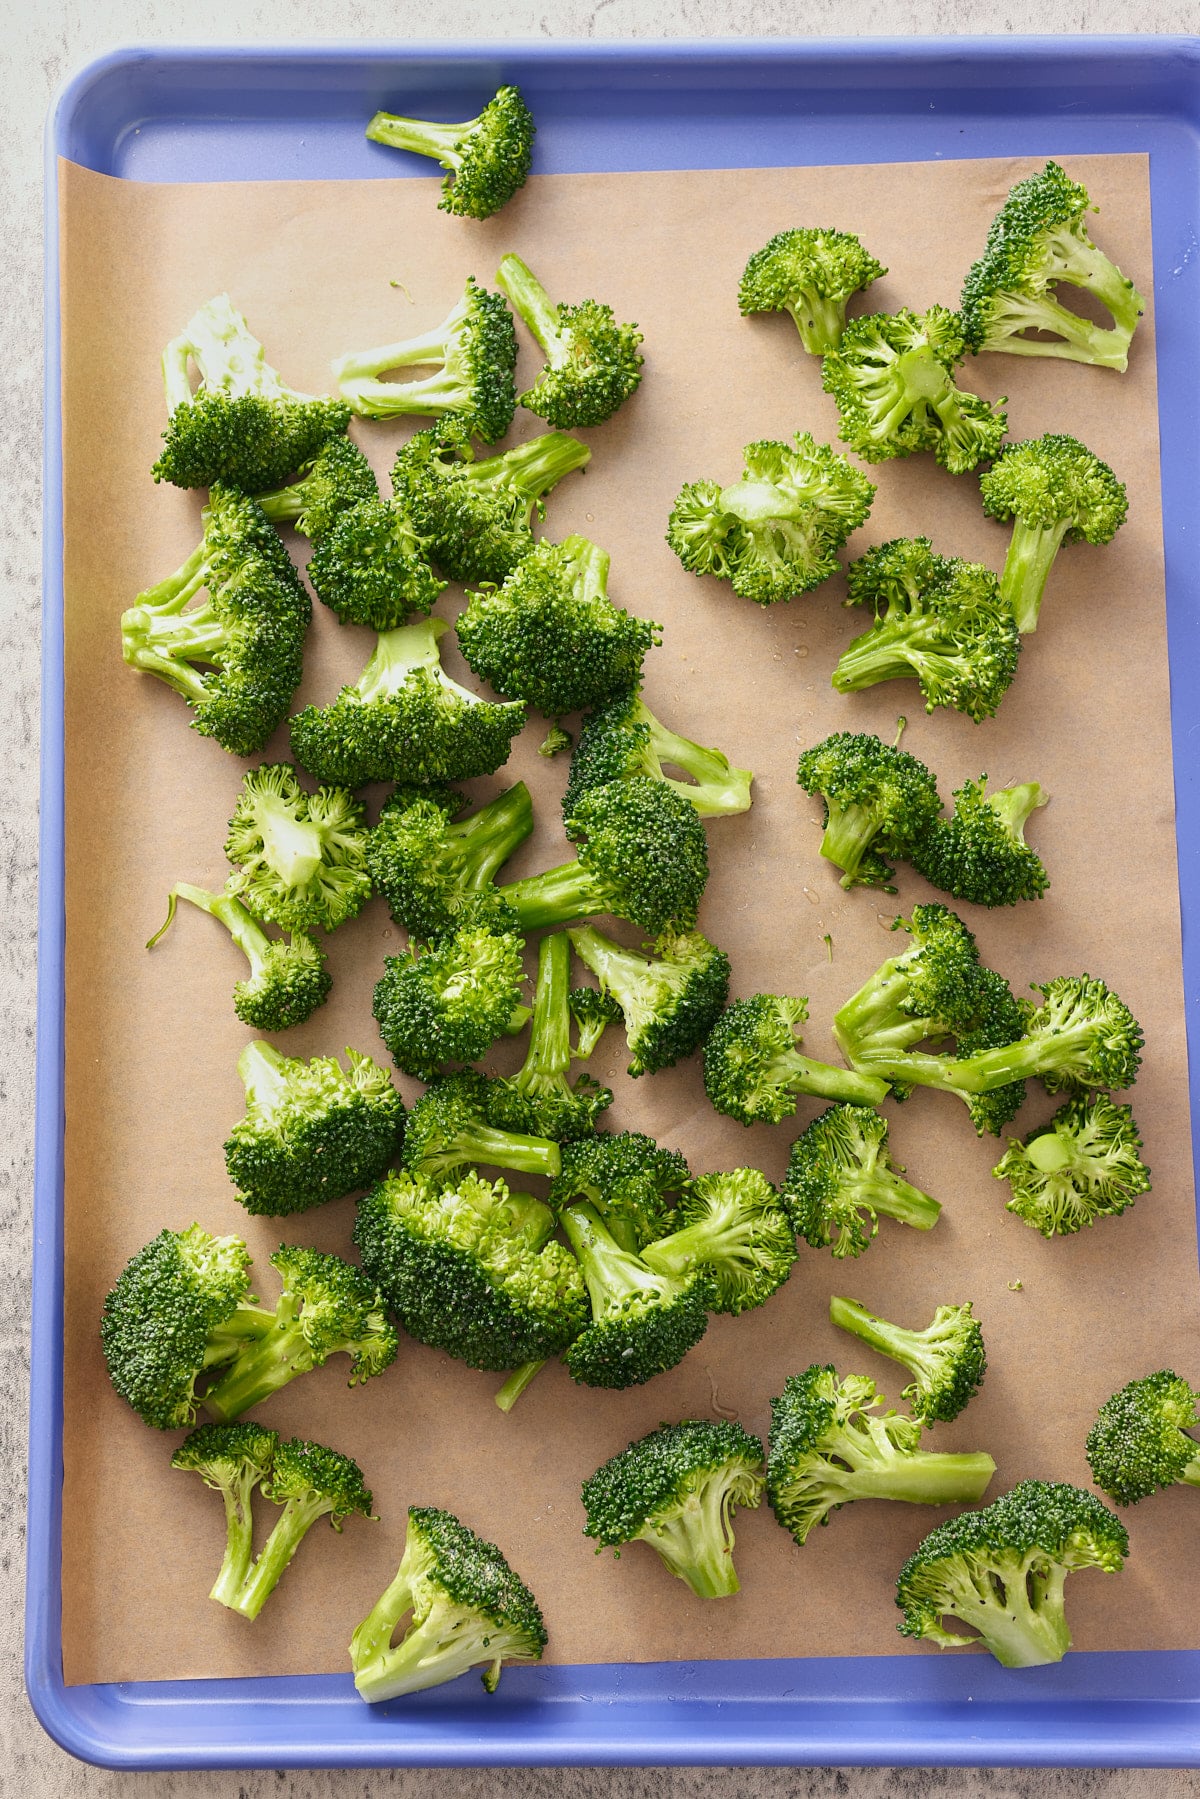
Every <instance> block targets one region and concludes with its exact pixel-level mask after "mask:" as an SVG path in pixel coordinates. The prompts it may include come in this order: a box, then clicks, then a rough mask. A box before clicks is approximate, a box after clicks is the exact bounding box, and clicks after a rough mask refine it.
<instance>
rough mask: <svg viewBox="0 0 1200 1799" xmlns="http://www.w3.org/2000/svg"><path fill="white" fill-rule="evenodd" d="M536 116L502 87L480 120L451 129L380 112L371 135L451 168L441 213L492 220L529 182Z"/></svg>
mask: <svg viewBox="0 0 1200 1799" xmlns="http://www.w3.org/2000/svg"><path fill="white" fill-rule="evenodd" d="M536 130H537V127H536V126H535V124H534V122H533V114H532V113H531V112H530V110H529V108H528V107H527V106H526V104H525V102H524V100H523V99H522V97H521V93H520V90H519V89H518V88H515V87H501V88H497V90H496V92H495V93H494V94H493V96H492V98H491V99H490V100H489V101H488V103H487V105H486V106H485V107H484V109H483V111H482V112H481V113H480V114H479V116H478V117H477V118H474V119H466V120H464V121H463V122H462V123H461V124H457V125H445V124H442V123H440V122H434V121H431V120H426V119H406V118H400V117H398V116H397V115H396V114H395V113H389V112H377V113H376V114H375V116H374V118H373V119H372V120H371V122H370V124H369V125H368V126H367V136H368V137H369V138H370V139H371V140H372V141H373V142H374V143H377V144H389V145H390V146H391V147H392V148H393V149H395V150H411V151H412V152H413V153H414V154H415V155H417V156H432V157H433V158H434V160H435V161H437V162H439V163H441V165H442V167H443V168H444V169H445V170H447V174H446V177H445V179H444V180H443V182H442V198H441V199H440V200H439V202H438V207H439V210H440V211H442V212H451V213H454V214H455V215H456V216H457V217H458V218H463V219H488V218H490V217H491V216H492V214H493V213H494V212H498V211H499V210H500V208H501V207H502V206H503V205H504V203H505V201H506V200H511V199H512V197H513V195H514V194H515V193H516V192H517V189H518V188H521V187H524V185H525V183H526V181H527V180H528V178H529V169H530V165H531V163H532V161H533V139H534V135H535V133H536Z"/></svg>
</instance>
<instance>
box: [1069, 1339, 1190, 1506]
mask: <svg viewBox="0 0 1200 1799" xmlns="http://www.w3.org/2000/svg"><path fill="white" fill-rule="evenodd" d="M1197 1399H1198V1396H1197V1394H1196V1393H1195V1392H1194V1391H1193V1389H1192V1388H1191V1387H1190V1386H1189V1385H1188V1383H1187V1381H1185V1380H1183V1379H1182V1378H1181V1376H1180V1375H1178V1374H1176V1373H1174V1372H1173V1370H1171V1369H1170V1368H1160V1369H1159V1370H1158V1372H1157V1373H1156V1374H1145V1375H1143V1376H1142V1378H1141V1379H1140V1380H1131V1381H1130V1382H1129V1384H1128V1385H1127V1386H1124V1387H1122V1388H1121V1390H1120V1392H1119V1393H1113V1394H1111V1395H1110V1397H1109V1398H1108V1399H1106V1400H1105V1401H1104V1404H1103V1405H1102V1406H1101V1407H1100V1411H1099V1415H1098V1416H1097V1418H1096V1422H1095V1423H1094V1424H1093V1426H1092V1428H1091V1430H1090V1431H1089V1432H1088V1437H1087V1459H1088V1465H1089V1467H1090V1468H1091V1470H1092V1479H1093V1480H1094V1481H1095V1483H1096V1485H1097V1486H1098V1487H1100V1488H1101V1489H1102V1491H1103V1492H1105V1493H1108V1494H1110V1495H1111V1496H1112V1498H1114V1499H1115V1500H1116V1501H1117V1504H1118V1505H1136V1504H1137V1503H1138V1500H1139V1499H1146V1498H1148V1497H1149V1495H1150V1494H1151V1493H1155V1492H1157V1491H1158V1489H1159V1488H1160V1487H1164V1488H1165V1487H1173V1486H1176V1485H1182V1486H1185V1487H1200V1443H1197V1442H1196V1439H1195V1438H1194V1437H1189V1436H1188V1434H1187V1433H1188V1431H1190V1430H1194V1429H1195V1427H1196V1425H1197V1424H1200V1417H1198V1416H1197V1412H1196V1406H1197Z"/></svg>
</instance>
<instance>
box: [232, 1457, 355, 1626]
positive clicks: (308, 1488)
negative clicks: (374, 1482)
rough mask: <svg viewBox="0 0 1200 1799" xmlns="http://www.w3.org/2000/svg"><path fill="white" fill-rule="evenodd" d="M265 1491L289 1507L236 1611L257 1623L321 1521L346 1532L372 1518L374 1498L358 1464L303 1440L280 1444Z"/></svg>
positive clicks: (247, 1581) (252, 1572) (241, 1591)
mask: <svg viewBox="0 0 1200 1799" xmlns="http://www.w3.org/2000/svg"><path fill="white" fill-rule="evenodd" d="M262 1491H263V1496H264V1497H265V1498H267V1499H270V1500H273V1501H274V1503H275V1504H276V1505H281V1506H282V1507H283V1513H282V1515H281V1516H280V1518H279V1519H278V1520H277V1521H276V1524H275V1526H274V1529H273V1530H272V1531H271V1534H270V1536H269V1537H268V1538H267V1540H266V1542H265V1543H264V1544H263V1546H262V1549H261V1550H260V1551H259V1555H258V1559H257V1561H256V1562H255V1564H254V1567H253V1568H252V1569H251V1570H250V1572H249V1573H248V1575H247V1577H246V1579H245V1581H244V1582H243V1584H242V1586H241V1588H240V1589H239V1591H238V1593H237V1596H236V1598H235V1599H234V1600H233V1601H232V1604H231V1607H230V1609H231V1610H232V1611H235V1612H237V1613H238V1614H239V1616H241V1617H243V1618H249V1619H251V1620H253V1619H254V1618H257V1617H258V1614H259V1613H260V1612H261V1611H262V1608H263V1606H264V1605H265V1604H266V1603H267V1600H268V1599H269V1598H270V1597H271V1594H272V1593H273V1592H274V1591H275V1588H276V1587H277V1586H278V1585H279V1582H280V1580H281V1579H282V1577H283V1575H284V1573H285V1571H286V1570H287V1568H288V1566H289V1565H290V1563H291V1560H292V1557H293V1556H294V1555H295V1553H296V1551H297V1549H299V1547H300V1545H301V1543H302V1542H303V1540H304V1538H305V1536H306V1535H307V1534H308V1532H309V1531H310V1530H311V1529H312V1527H313V1525H314V1524H315V1523H316V1522H317V1520H318V1518H328V1519H329V1522H330V1524H331V1525H332V1527H333V1529H334V1530H336V1531H338V1532H339V1533H340V1531H341V1529H342V1524H343V1522H344V1520H345V1519H347V1518H351V1517H354V1516H355V1515H356V1514H357V1515H358V1516H359V1517H363V1518H370V1517H371V1515H372V1514H371V1495H370V1492H369V1491H368V1489H367V1487H366V1485H365V1483H364V1481H363V1475H362V1469H361V1468H360V1467H359V1465H358V1463H357V1462H356V1461H353V1460H352V1459H351V1457H350V1456H348V1455H339V1454H338V1452H337V1450H336V1449H326V1448H324V1447H323V1446H322V1445H321V1444H320V1443H308V1442H304V1441H303V1440H301V1439H300V1438H298V1437H292V1438H290V1439H289V1440H288V1441H287V1442H286V1443H280V1444H278V1446H277V1448H276V1450H275V1454H274V1457H273V1459H272V1462H271V1467H270V1470H269V1472H268V1473H267V1475H266V1476H265V1478H264V1479H263V1482H262Z"/></svg>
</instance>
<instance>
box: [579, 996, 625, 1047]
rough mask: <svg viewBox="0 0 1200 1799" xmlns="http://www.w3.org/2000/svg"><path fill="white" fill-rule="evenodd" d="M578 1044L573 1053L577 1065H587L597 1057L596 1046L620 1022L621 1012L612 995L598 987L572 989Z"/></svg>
mask: <svg viewBox="0 0 1200 1799" xmlns="http://www.w3.org/2000/svg"><path fill="white" fill-rule="evenodd" d="M567 1005H568V1007H569V1008H570V1012H571V1022H572V1023H573V1024H574V1026H575V1031H576V1041H575V1044H574V1046H573V1048H572V1050H571V1055H572V1057H573V1058H574V1059H575V1060H576V1061H577V1062H586V1061H587V1059H588V1057H589V1056H592V1055H594V1054H595V1051H596V1046H597V1044H598V1043H599V1041H600V1039H601V1037H603V1035H604V1033H605V1031H606V1030H607V1029H608V1027H609V1025H610V1024H619V1023H620V1022H621V1008H620V1006H619V1005H618V1004H617V1002H616V1000H615V999H613V998H612V996H611V995H610V994H607V993H601V991H600V989H599V988H598V987H572V989H571V991H570V993H569V994H568V995H567Z"/></svg>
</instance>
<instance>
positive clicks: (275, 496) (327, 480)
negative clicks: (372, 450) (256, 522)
mask: <svg viewBox="0 0 1200 1799" xmlns="http://www.w3.org/2000/svg"><path fill="white" fill-rule="evenodd" d="M256 497H257V499H258V503H259V505H260V506H261V507H262V509H263V512H264V514H265V515H266V517H267V519H268V520H269V521H270V523H271V524H273V525H294V526H295V527H296V529H297V531H299V532H300V533H301V535H302V536H304V537H311V538H312V539H313V540H314V542H315V541H317V540H318V539H320V538H322V537H324V536H326V535H327V533H328V532H329V531H331V530H332V529H333V527H334V525H335V524H336V522H337V520H338V519H339V518H340V517H341V516H342V514H343V512H348V511H349V510H350V508H351V507H352V506H357V505H358V503H359V501H360V500H377V499H378V498H379V483H378V482H377V481H376V479H375V471H374V469H373V468H372V467H371V464H370V463H369V462H368V461H367V459H366V457H365V456H364V455H363V453H362V451H361V450H360V449H359V447H358V445H357V444H356V443H355V442H354V440H353V438H350V437H331V438H330V439H329V441H328V443H325V444H322V445H321V448H320V449H319V450H318V451H317V454H316V455H315V456H314V457H312V459H311V460H310V461H309V462H307V463H306V464H305V465H304V467H303V468H302V470H301V472H300V476H299V478H298V479H297V480H295V481H293V482H292V483H291V485H290V486H288V487H277V488H274V489H272V491H271V492H270V493H260V494H258V495H257V496H256Z"/></svg>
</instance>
